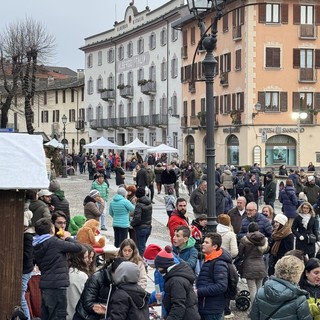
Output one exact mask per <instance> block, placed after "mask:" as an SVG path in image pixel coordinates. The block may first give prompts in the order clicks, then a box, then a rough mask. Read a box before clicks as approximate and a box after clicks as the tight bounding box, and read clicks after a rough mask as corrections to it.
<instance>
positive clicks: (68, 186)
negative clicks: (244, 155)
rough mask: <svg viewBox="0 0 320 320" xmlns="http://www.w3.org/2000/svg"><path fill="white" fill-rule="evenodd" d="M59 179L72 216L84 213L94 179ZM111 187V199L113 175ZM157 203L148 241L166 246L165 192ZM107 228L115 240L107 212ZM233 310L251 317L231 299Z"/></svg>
mask: <svg viewBox="0 0 320 320" xmlns="http://www.w3.org/2000/svg"><path fill="white" fill-rule="evenodd" d="M58 180H59V181H60V184H61V189H62V190H64V191H65V195H66V198H67V199H68V201H69V202H70V212H71V216H74V215H76V214H83V204H82V203H83V200H84V198H85V196H86V195H87V194H88V192H89V190H90V186H91V183H92V181H89V180H88V175H87V174H76V175H74V176H70V177H68V178H61V177H59V178H58ZM109 183H110V189H109V199H111V198H112V197H113V196H114V195H115V193H116V190H117V186H116V184H115V176H114V175H112V176H111V179H110V180H109ZM126 183H127V184H132V183H133V180H132V178H131V173H130V172H127V173H126ZM180 196H183V197H185V198H186V199H188V198H189V197H188V195H186V194H185V193H182V194H181V195H180ZM154 202H155V204H154V205H153V221H152V233H151V236H150V238H149V240H148V243H157V244H158V245H160V246H162V247H163V246H165V245H166V244H170V238H169V233H168V230H167V227H166V223H167V215H166V211H165V206H164V200H163V194H160V195H158V194H155V197H154ZM276 211H277V212H278V211H280V205H279V203H276ZM188 214H189V216H190V218H193V214H192V208H191V206H190V204H188ZM107 228H108V231H106V232H103V233H104V235H105V236H106V237H107V239H109V240H110V241H111V243H112V242H113V229H112V219H111V217H110V216H109V215H108V214H107ZM148 279H149V280H148V288H147V289H148V291H149V290H150V291H152V290H154V284H153V271H152V270H150V269H149V272H148ZM239 288H240V290H243V289H247V287H246V284H245V283H244V282H240V284H239ZM231 310H232V312H233V313H234V315H235V317H234V318H235V319H237V320H245V319H249V316H248V311H243V312H242V311H239V310H238V309H237V308H236V306H235V302H234V301H231Z"/></svg>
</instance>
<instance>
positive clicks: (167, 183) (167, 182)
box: [161, 165, 177, 194]
mask: <svg viewBox="0 0 320 320" xmlns="http://www.w3.org/2000/svg"><path fill="white" fill-rule="evenodd" d="M176 181H177V175H176V174H175V172H174V170H173V168H172V166H171V165H168V166H167V169H166V170H163V172H162V173H161V183H162V184H163V186H164V192H165V194H168V189H169V188H172V189H174V185H175V183H176Z"/></svg>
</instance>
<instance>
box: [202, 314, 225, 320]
mask: <svg viewBox="0 0 320 320" xmlns="http://www.w3.org/2000/svg"><path fill="white" fill-rule="evenodd" d="M223 318H224V317H223V313H214V314H202V315H201V320H223Z"/></svg>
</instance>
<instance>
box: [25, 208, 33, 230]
mask: <svg viewBox="0 0 320 320" xmlns="http://www.w3.org/2000/svg"><path fill="white" fill-rule="evenodd" d="M32 217H33V213H32V211H30V210H26V211H25V212H24V216H23V225H24V226H25V227H29V226H30V223H31V219H32Z"/></svg>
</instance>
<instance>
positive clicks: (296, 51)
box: [293, 49, 300, 68]
mask: <svg viewBox="0 0 320 320" xmlns="http://www.w3.org/2000/svg"><path fill="white" fill-rule="evenodd" d="M293 68H300V49H293Z"/></svg>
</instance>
